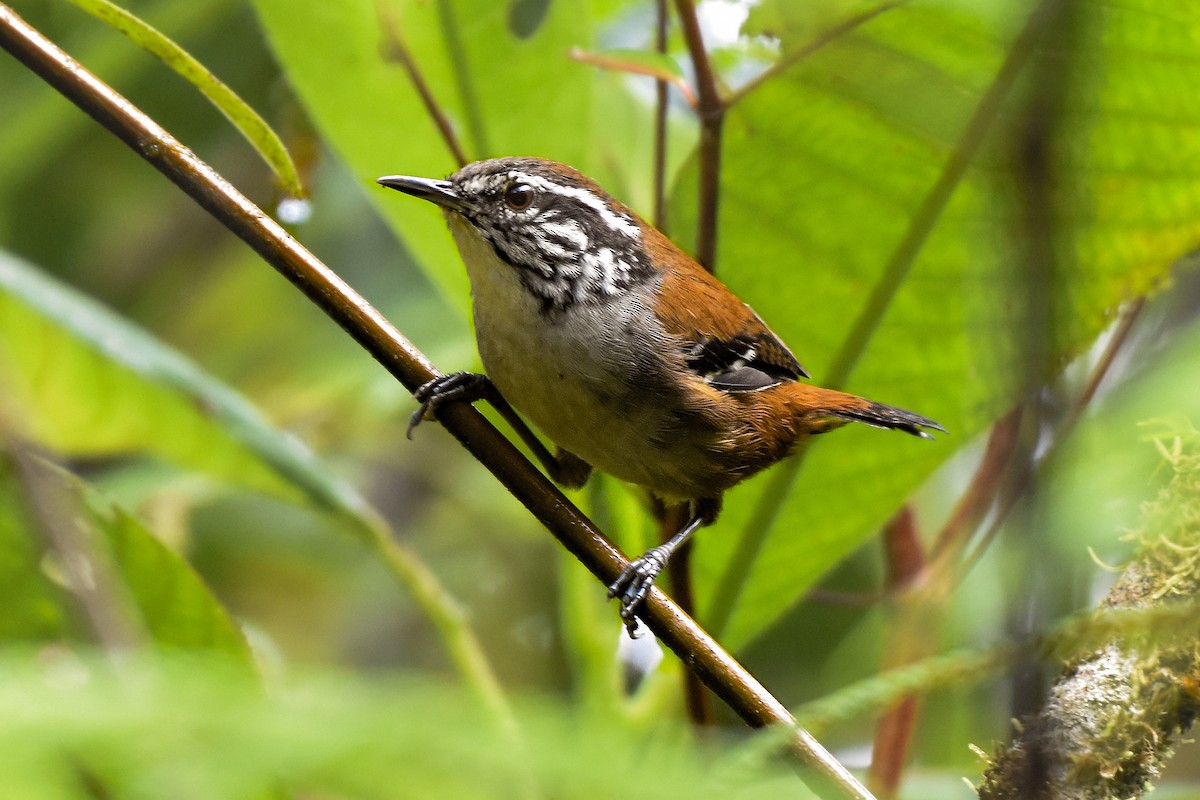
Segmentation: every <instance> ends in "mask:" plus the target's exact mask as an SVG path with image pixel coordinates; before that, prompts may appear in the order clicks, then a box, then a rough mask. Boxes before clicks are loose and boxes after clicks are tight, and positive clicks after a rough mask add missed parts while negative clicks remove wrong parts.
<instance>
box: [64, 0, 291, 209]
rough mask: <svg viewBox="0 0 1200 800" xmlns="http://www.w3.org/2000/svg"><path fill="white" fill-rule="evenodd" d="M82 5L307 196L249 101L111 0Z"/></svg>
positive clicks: (79, 0) (286, 184)
mask: <svg viewBox="0 0 1200 800" xmlns="http://www.w3.org/2000/svg"><path fill="white" fill-rule="evenodd" d="M70 2H71V3H73V4H75V5H76V6H78V7H79V8H81V9H83V10H84V11H86V12H87V13H89V14H91V15H92V16H93V17H96V18H97V19H99V20H102V21H103V22H106V23H108V24H109V25H111V26H112V27H114V28H116V29H117V30H119V31H120V32H121V33H123V34H125V35H126V36H128V37H129V38H130V39H131V40H133V42H134V43H135V44H137V45H138V46H139V47H141V48H142V49H144V50H146V51H147V52H149V53H152V54H153V55H155V56H157V57H158V58H159V59H160V60H161V61H162V62H163V63H164V64H166V65H167V66H168V67H170V68H171V69H172V70H174V71H175V72H176V73H178V74H179V75H180V76H181V77H182V78H183V79H184V80H186V81H187V82H188V83H190V84H192V85H193V86H195V87H196V88H197V89H198V90H199V91H200V93H201V94H203V95H204V96H205V97H207V98H208V99H209V100H210V101H211V102H212V104H213V105H214V106H216V107H217V109H218V110H220V112H221V113H222V114H224V115H225V116H226V118H228V119H229V121H230V122H232V123H233V124H234V127H236V128H237V129H238V130H239V131H241V133H242V135H243V136H245V137H246V140H247V141H248V142H250V144H251V145H253V146H254V149H255V150H257V151H258V153H259V155H261V156H262V158H263V160H264V161H265V162H267V165H268V166H269V167H270V168H271V169H272V170H273V171H274V172H275V175H276V176H277V177H278V178H279V180H280V182H281V183H282V184H283V188H284V189H285V190H286V191H287V193H288V194H290V195H291V196H292V197H304V196H305V191H304V185H303V184H302V183H301V181H300V174H299V172H298V171H297V170H296V165H295V163H294V162H293V161H292V157H291V155H290V154H289V153H288V151H287V148H286V147H285V146H284V144H283V141H282V140H281V139H280V138H279V136H278V134H276V133H275V131H274V130H272V129H271V126H270V125H268V124H267V122H266V120H264V119H263V118H262V117H260V116H259V115H258V112H256V111H255V110H254V109H253V108H251V107H250V106H249V105H248V104H247V103H246V101H244V100H242V98H240V97H238V96H237V94H236V93H235V92H234V91H233V90H232V89H230V88H229V87H228V86H226V85H225V84H224V83H222V82H221V80H220V79H219V78H217V76H216V75H214V74H212V73H211V72H210V71H209V70H208V68H207V67H205V66H204V65H203V64H201V63H200V62H199V61H197V60H196V59H195V58H193V57H192V55H191V54H190V53H188V52H187V51H186V50H184V49H183V48H182V47H180V46H179V45H178V44H176V43H175V42H174V41H172V40H171V39H170V38H169V37H168V36H166V35H165V34H163V33H162V32H160V31H159V30H158V29H156V28H154V27H153V26H151V25H149V24H148V23H146V22H144V21H143V20H141V19H139V18H138V17H137V16H135V15H133V14H131V13H129V12H128V11H126V10H125V9H123V8H121V7H120V6H117V5H115V4H113V3H111V2H109V0H70Z"/></svg>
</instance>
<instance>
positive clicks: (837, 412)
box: [797, 384, 946, 439]
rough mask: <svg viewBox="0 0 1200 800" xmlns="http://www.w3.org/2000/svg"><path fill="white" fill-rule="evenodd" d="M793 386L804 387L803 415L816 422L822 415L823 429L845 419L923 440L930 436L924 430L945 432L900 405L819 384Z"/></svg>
mask: <svg viewBox="0 0 1200 800" xmlns="http://www.w3.org/2000/svg"><path fill="white" fill-rule="evenodd" d="M797 388H802V390H804V391H802V392H801V395H802V396H803V398H804V405H805V406H807V408H806V413H804V416H806V417H808V418H809V419H810V420H812V421H813V422H816V418H822V417H823V418H825V419H826V420H827V421H828V422H827V423H826V424H828V428H824V429H825V430H828V429H831V428H834V427H839V424H838V423H839V422H841V421H843V420H845V421H850V422H862V423H865V424H867V425H871V426H872V427H875V428H891V429H893V430H898V431H904V432H905V433H911V434H912V435H913V436H920V437H922V438H923V439H932V438H933V437H932V436H930V435H929V433H927V431H931V430H932V431H941V432H942V433H945V432H946V429H945V428H943V427H942V426H941V425H939V424H938V423H936V422H934V421H933V420H931V419H929V418H928V417H923V416H921V415H920V414H915V413H913V412H912V411H906V410H905V409H903V408H896V407H895V406H889V405H885V404H883V403H876V402H875V401H874V400H868V399H866V398H865V397H859V396H858V395H853V394H848V393H846V392H839V391H837V390H835V389H823V388H821V387H820V386H811V385H806V384H800V385H798V387H797ZM829 423H832V424H829ZM814 428H815V429H814V430H813V432H814V433H817V432H820V430H822V429H823V428H822V426H821V425H820V424H819V423H817V424H816V425H814Z"/></svg>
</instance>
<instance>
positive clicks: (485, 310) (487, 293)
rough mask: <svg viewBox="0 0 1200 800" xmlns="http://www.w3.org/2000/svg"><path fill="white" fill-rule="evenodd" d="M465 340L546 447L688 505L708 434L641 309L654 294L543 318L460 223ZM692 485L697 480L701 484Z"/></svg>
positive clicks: (704, 469) (657, 329)
mask: <svg viewBox="0 0 1200 800" xmlns="http://www.w3.org/2000/svg"><path fill="white" fill-rule="evenodd" d="M451 220H452V222H451V230H452V231H453V232H454V235H455V239H456V241H457V243H458V246H459V250H460V252H461V253H462V256H463V260H464V262H465V263H466V265H467V271H468V274H469V276H470V279H471V292H472V298H473V303H474V318H475V335H476V339H477V341H478V345H479V354H480V357H481V359H482V361H483V365H484V369H485V370H486V371H487V374H488V375H489V377H491V379H492V381H493V382H494V383H495V384H496V387H497V388H498V389H499V390H500V392H501V394H503V395H504V397H505V398H506V399H507V400H508V401H509V402H510V403H511V404H512V405H513V406H514V407H515V408H516V409H517V410H518V411H520V412H521V413H522V414H523V415H525V417H527V418H528V419H529V420H530V421H531V422H532V423H533V424H534V425H536V426H537V427H538V428H539V429H540V430H541V431H542V432H543V433H544V434H545V435H546V436H548V437H549V438H550V439H551V440H552V441H553V442H554V443H555V444H557V445H559V446H561V447H563V448H565V449H567V450H570V451H571V452H572V453H574V454H575V455H577V456H579V457H580V458H582V459H584V460H585V461H587V462H588V463H590V464H592V465H593V466H595V467H597V468H598V469H600V470H603V471H604V472H608V473H610V474H612V475H614V476H616V477H618V478H621V479H622V480H625V481H629V482H631V483H636V484H639V485H642V486H646V487H648V488H650V489H652V490H654V491H656V492H658V493H660V494H664V495H668V496H677V497H698V496H701V495H702V494H703V492H701V491H700V487H701V485H702V484H703V483H705V482H706V480H707V478H706V475H707V473H709V472H711V471H712V470H714V469H716V467H715V465H712V464H709V463H708V461H710V460H711V459H710V458H709V457H708V454H709V453H710V451H711V449H712V440H713V439H714V437H715V435H716V433H715V431H714V430H713V429H712V428H711V426H706V425H704V424H703V421H702V420H700V419H699V418H698V417H697V415H696V412H695V410H694V409H689V408H688V406H687V403H686V398H685V396H684V394H683V392H682V391H681V387H680V385H679V384H678V383H677V382H676V380H675V379H674V377H673V375H674V373H673V371H672V370H676V371H677V370H678V365H677V364H672V363H670V361H671V358H672V356H671V355H670V354H671V353H672V352H673V350H672V349H671V348H673V347H677V345H675V344H673V343H671V342H668V341H667V337H666V335H665V334H664V333H663V331H662V329H661V326H660V325H659V324H658V322H657V318H656V317H655V316H654V314H653V312H652V311H651V309H650V304H651V302H652V292H653V291H654V288H655V287H654V284H652V283H651V284H647V285H645V286H641V287H638V288H636V289H633V290H630V291H626V292H623V293H621V294H620V295H617V296H611V297H605V298H603V299H598V300H597V301H596V302H586V303H576V304H574V305H572V306H570V307H569V308H566V309H561V310H553V311H546V310H545V309H544V308H543V307H542V304H541V302H540V301H539V299H538V298H537V297H536V296H534V294H533V293H531V292H530V291H529V290H528V289H527V288H526V287H525V286H523V285H522V283H521V280H520V276H519V274H518V272H517V268H515V267H513V266H512V265H510V264H507V263H505V262H504V261H502V260H501V259H500V258H498V257H497V256H496V254H495V252H494V251H493V250H492V248H491V245H490V244H488V243H487V241H486V240H484V239H483V238H482V236H480V235H479V234H478V233H477V232H476V231H475V230H474V229H473V226H471V225H470V223H468V222H466V221H465V220H461V221H459V222H457V224H456V223H455V222H454V217H453V216H452V217H451ZM702 473H703V474H702Z"/></svg>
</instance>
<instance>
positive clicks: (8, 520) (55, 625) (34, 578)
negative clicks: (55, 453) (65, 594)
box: [0, 458, 74, 645]
mask: <svg viewBox="0 0 1200 800" xmlns="http://www.w3.org/2000/svg"><path fill="white" fill-rule="evenodd" d="M41 561H42V548H41V545H40V543H39V542H37V541H35V540H34V538H33V537H32V536H31V535H30V531H29V521H28V519H27V518H26V515H25V506H24V503H23V500H22V497H21V491H20V487H19V486H18V485H17V482H16V479H15V478H14V476H13V474H12V470H11V468H10V466H9V464H8V461H7V458H4V459H3V460H2V461H0V607H2V608H3V609H4V613H3V614H0V644H3V645H13V644H18V643H23V642H26V643H41V642H46V641H50V640H53V639H57V638H61V637H64V636H68V637H69V636H71V635H72V634H71V631H73V629H74V620H73V619H72V618H71V615H70V614H69V613H68V609H67V608H66V606H65V605H64V603H63V598H62V595H61V593H60V590H59V589H58V588H57V587H56V586H55V585H54V584H53V583H52V582H51V581H50V579H49V578H48V577H47V576H46V574H45V573H44V572H43V571H42V563H41Z"/></svg>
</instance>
